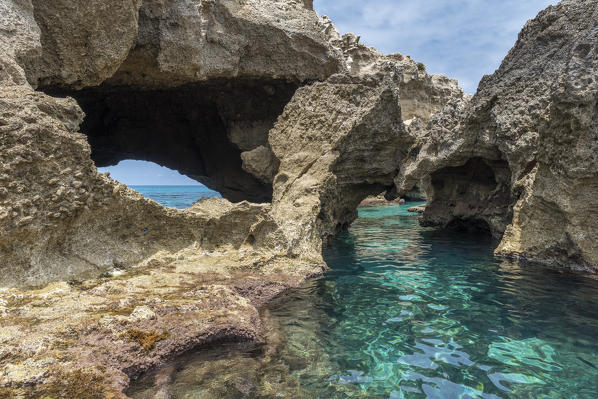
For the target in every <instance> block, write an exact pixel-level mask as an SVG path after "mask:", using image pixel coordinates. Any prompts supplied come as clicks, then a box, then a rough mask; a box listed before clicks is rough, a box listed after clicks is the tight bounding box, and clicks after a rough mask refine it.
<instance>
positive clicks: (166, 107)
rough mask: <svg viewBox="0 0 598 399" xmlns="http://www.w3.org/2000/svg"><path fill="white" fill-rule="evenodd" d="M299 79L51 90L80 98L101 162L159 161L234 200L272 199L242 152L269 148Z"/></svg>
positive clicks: (87, 132) (86, 130) (94, 154)
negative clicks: (270, 136) (271, 135)
mask: <svg viewBox="0 0 598 399" xmlns="http://www.w3.org/2000/svg"><path fill="white" fill-rule="evenodd" d="M296 88H297V84H295V83H289V82H286V81H284V80H274V79H271V80H259V79H251V80H249V79H238V80H229V79H217V80H213V81H208V82H205V83H203V84H190V85H185V86H182V87H176V88H164V89H147V88H146V89H143V88H137V87H135V86H132V87H129V86H116V87H113V86H109V85H102V86H99V87H93V88H87V89H83V90H65V89H52V88H46V89H45V90H46V91H47V92H49V93H52V94H54V95H60V96H65V95H69V96H72V97H73V98H75V99H76V100H77V102H78V104H79V106H80V107H81V108H82V110H83V111H84V112H85V118H84V120H83V123H82V124H81V132H82V133H84V134H85V135H86V136H87V138H88V142H89V144H90V146H91V157H92V159H93V160H94V161H95V164H96V166H97V167H104V166H111V165H115V164H117V163H118V162H119V161H121V160H124V159H137V160H145V161H152V162H156V163H157V164H159V165H162V166H166V167H168V168H170V169H174V170H177V171H178V172H180V173H182V174H184V175H186V176H189V177H191V178H192V179H195V180H197V181H199V182H201V183H203V184H205V185H206V186H208V187H209V188H211V189H213V190H216V191H218V192H220V193H221V194H222V195H223V197H224V198H227V199H229V200H231V201H233V202H239V201H242V200H248V201H250V202H270V201H271V199H272V185H271V183H270V182H268V181H266V182H264V181H262V180H259V179H258V178H257V177H255V176H253V175H252V174H250V173H248V172H246V171H245V170H244V168H243V162H242V158H241V154H242V153H244V152H249V151H252V150H254V149H256V148H258V147H260V146H264V145H267V140H268V131H269V130H270V129H271V128H272V126H273V125H274V122H275V121H276V118H277V117H278V115H279V114H280V113H282V109H283V107H284V105H285V104H286V103H287V102H288V101H289V100H290V98H291V97H292V95H293V93H294V92H295V90H296Z"/></svg>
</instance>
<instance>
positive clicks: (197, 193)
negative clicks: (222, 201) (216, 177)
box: [130, 185, 221, 209]
mask: <svg viewBox="0 0 598 399" xmlns="http://www.w3.org/2000/svg"><path fill="white" fill-rule="evenodd" d="M130 187H131V188H132V189H133V190H135V191H138V192H140V193H141V194H143V196H144V197H147V198H149V199H153V200H154V201H156V202H158V203H160V204H162V205H164V206H169V207H173V208H178V209H184V208H189V207H190V206H191V205H192V204H193V203H194V202H195V201H197V200H199V199H201V198H212V197H219V198H221V195H220V193H218V192H217V191H213V190H210V189H209V188H207V187H206V186H200V185H195V186H130Z"/></svg>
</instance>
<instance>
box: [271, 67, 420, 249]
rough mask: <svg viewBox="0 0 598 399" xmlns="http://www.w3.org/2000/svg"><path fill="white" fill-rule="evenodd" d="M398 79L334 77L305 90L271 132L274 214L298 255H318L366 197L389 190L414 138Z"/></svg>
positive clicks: (387, 76) (298, 93) (300, 90)
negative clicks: (406, 120)
mask: <svg viewBox="0 0 598 399" xmlns="http://www.w3.org/2000/svg"><path fill="white" fill-rule="evenodd" d="M393 77H394V78H398V77H397V76H396V75H394V74H390V73H389V74H387V75H385V76H384V77H378V76H369V77H368V78H358V77H352V76H350V75H335V76H333V77H331V78H330V79H329V80H327V81H326V82H322V83H315V84H313V85H311V86H308V87H304V88H301V89H299V90H298V91H297V93H296V94H295V96H294V97H293V99H292V100H291V102H290V103H289V104H288V105H287V106H286V108H285V110H284V112H283V114H282V115H281V117H280V118H279V120H278V123H277V124H276V125H275V127H274V129H273V130H272V131H271V132H270V137H269V143H270V146H271V148H272V151H273V152H274V154H275V155H276V157H277V158H278V159H279V160H280V167H279V171H278V174H277V175H276V177H275V178H274V201H273V209H272V215H273V217H274V219H275V220H277V221H278V222H279V225H280V226H281V229H283V231H284V233H285V236H286V238H287V239H288V240H290V245H289V247H290V248H291V250H292V251H293V252H294V253H296V254H305V253H307V254H313V253H316V254H318V256H319V253H320V252H321V245H322V240H323V239H324V240H325V239H326V237H327V236H329V235H331V234H334V233H336V232H338V231H339V229H340V228H341V227H342V226H346V225H348V224H349V223H350V222H352V221H353V220H354V219H355V218H356V216H357V211H356V209H357V206H358V205H359V203H360V202H361V201H362V200H363V199H364V198H365V197H367V196H368V195H372V194H377V193H379V192H380V191H383V189H384V187H386V186H391V185H392V179H393V176H394V173H395V171H396V167H397V165H398V163H399V162H400V159H401V156H402V155H403V153H404V151H405V150H404V149H405V148H407V147H408V146H409V140H410V139H409V137H408V136H407V135H406V134H405V130H404V127H403V123H402V119H401V108H400V105H399V102H398V93H397V90H396V85H395V81H394V80H393V79H392V78H393Z"/></svg>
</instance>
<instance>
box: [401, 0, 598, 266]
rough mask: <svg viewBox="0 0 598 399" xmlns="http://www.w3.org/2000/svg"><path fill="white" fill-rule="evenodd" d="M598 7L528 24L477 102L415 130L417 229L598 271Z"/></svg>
mask: <svg viewBox="0 0 598 399" xmlns="http://www.w3.org/2000/svg"><path fill="white" fill-rule="evenodd" d="M597 37H598V3H596V2H595V1H584V0H582V1H569V0H566V1H562V2H561V3H559V4H558V5H556V6H551V7H548V9H546V10H545V11H542V12H541V13H540V14H539V15H538V17H537V18H536V19H534V20H532V21H530V22H528V23H527V24H526V25H525V27H524V28H523V30H522V32H521V33H520V35H519V40H518V41H517V43H516V45H515V46H514V47H513V49H512V50H511V51H510V52H509V54H508V56H507V57H506V58H505V60H504V61H503V63H502V65H501V66H500V68H499V69H498V70H497V71H496V72H495V73H494V74H493V75H491V76H486V77H484V79H483V80H482V81H481V83H480V86H479V89H478V92H477V94H476V95H475V96H474V97H473V99H471V100H469V99H468V98H464V99H463V100H462V101H459V100H455V101H450V102H449V103H448V105H447V106H446V108H445V109H444V110H443V111H442V112H441V113H439V114H436V115H435V116H434V117H432V119H431V120H430V122H429V123H428V124H427V125H426V126H420V128H419V129H418V130H419V133H417V135H418V136H419V139H418V142H417V144H416V145H415V146H414V147H413V149H412V151H413V156H412V157H410V158H409V159H408V161H407V162H406V163H405V165H404V167H403V168H402V169H401V173H400V174H399V176H398V177H397V179H396V183H397V187H398V191H399V193H401V192H404V191H405V190H408V189H409V188H410V187H411V186H412V185H413V184H415V183H416V182H417V181H419V179H421V178H422V177H425V176H430V177H431V189H430V190H429V192H428V194H429V196H430V198H429V201H428V207H427V208H426V213H425V216H424V223H425V224H429V225H440V226H447V225H450V224H453V225H461V226H462V227H472V226H473V227H477V228H480V227H483V228H485V229H487V230H490V231H491V233H492V234H493V236H494V237H495V238H496V239H497V240H499V241H500V243H499V244H498V248H497V250H496V251H497V253H499V254H505V255H511V256H515V257H521V258H525V259H530V260H534V261H539V262H542V263H545V264H548V265H553V266H558V267H567V268H574V269H583V270H589V271H595V270H596V268H597V267H598V240H597V238H598V197H597V193H598V125H597V122H596V118H597V116H598V113H597V108H596V102H597V98H598V97H597V94H598V91H597V90H598V83H597V80H596V73H597V68H598V61H597V60H598V53H597V52H598V47H597V45H596V39H597Z"/></svg>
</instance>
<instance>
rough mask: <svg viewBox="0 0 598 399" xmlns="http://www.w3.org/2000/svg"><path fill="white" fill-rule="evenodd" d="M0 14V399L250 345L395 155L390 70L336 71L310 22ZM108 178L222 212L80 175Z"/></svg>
mask: <svg viewBox="0 0 598 399" xmlns="http://www.w3.org/2000/svg"><path fill="white" fill-rule="evenodd" d="M0 7H2V10H3V11H6V12H5V13H3V14H2V20H1V21H2V23H3V29H0V34H1V35H2V42H1V43H0V46H1V47H0V50H2V53H1V54H0V60H1V62H2V64H1V66H2V69H1V70H0V72H1V74H0V77H1V81H0V83H1V85H0V93H1V96H0V133H1V137H0V150H1V151H0V165H1V170H0V182H2V185H1V186H0V262H1V264H2V273H1V274H0V286H2V287H3V288H1V289H0V314H1V316H2V317H1V318H0V327H1V328H0V331H1V332H0V359H1V366H0V396H7V397H78V398H87V397H123V396H124V394H123V392H124V391H125V389H126V387H127V385H128V383H129V381H130V379H131V378H134V377H136V376H138V375H140V374H141V373H143V372H144V371H146V370H148V369H150V368H152V367H155V366H157V365H159V364H161V363H162V362H163V361H165V360H166V359H168V358H171V357H172V356H175V355H177V354H179V353H182V352H184V351H187V350H189V349H191V348H193V347H196V346H197V345H202V344H207V343H210V342H214V341H218V340H259V339H260V337H261V334H262V333H263V327H262V325H261V321H260V318H259V315H258V311H257V309H258V308H259V307H260V306H262V305H263V304H264V303H265V302H267V301H268V300H270V299H271V298H272V297H274V296H275V295H277V294H278V293H280V292H281V291H282V290H284V289H287V288H289V287H293V286H297V285H298V284H300V283H301V282H302V281H304V280H305V279H306V278H308V277H310V276H313V275H317V274H320V273H322V272H323V271H324V270H325V269H326V266H325V264H324V262H323V260H322V255H321V249H322V244H323V242H324V241H325V240H326V239H327V237H329V236H330V235H332V234H334V233H335V232H336V231H338V230H339V229H340V228H342V227H343V226H346V225H347V224H348V223H350V222H351V221H352V220H353V219H354V218H355V217H356V211H355V209H356V207H357V205H358V204H359V202H360V201H361V200H362V199H363V198H365V197H366V196H367V195H369V194H376V193H379V192H381V191H385V190H388V189H389V188H391V187H392V186H393V178H394V176H395V174H396V168H397V165H398V164H399V163H400V162H401V159H402V157H404V156H405V154H406V152H405V148H408V147H410V146H411V145H412V141H413V140H412V138H411V136H410V134H409V132H408V130H407V129H406V128H405V126H404V125H403V122H402V116H403V115H402V114H401V103H400V90H401V88H400V86H401V82H402V79H403V71H404V70H405V66H404V65H403V64H401V63H399V62H380V63H376V65H374V66H373V67H372V68H369V69H368V71H359V73H357V72H355V71H351V70H350V68H348V67H347V62H348V58H347V53H346V52H344V50H343V45H342V43H340V42H338V39H339V38H340V35H338V37H333V38H331V36H330V35H331V34H333V33H334V32H335V31H336V30H335V29H334V27H333V26H332V25H331V24H327V23H326V21H325V20H324V19H322V20H320V19H318V16H317V15H316V14H315V13H314V11H313V8H312V5H311V3H310V2H309V1H259V0H252V1H218V0H216V1H203V0H202V1H190V0H170V1H152V0H146V1H143V2H139V1H129V0H114V1H109V2H96V1H91V2H79V1H75V2H67V1H59V2H57V3H52V4H50V3H48V2H43V1H37V0H34V1H32V2H29V1H27V0H19V1H17V0H3V1H0ZM333 36H334V35H333ZM354 45H356V43H354ZM368 51H374V50H368ZM380 57H382V56H381V55H380ZM420 72H422V71H420ZM418 76H420V77H421V78H422V79H427V76H428V75H427V74H424V73H423V72H422V73H421V74H420V75H418ZM314 82H315V83H314ZM300 86H304V87H301V88H299V87H300ZM35 88H37V89H38V91H36V90H35ZM298 88H299V90H297V89H298ZM459 93H460V90H457V94H459ZM451 95H452V94H451ZM447 101H448V99H447ZM298 149H300V151H298ZM364 150H365V151H364ZM128 158H133V159H144V160H149V161H155V162H158V163H160V164H161V165H166V166H169V167H171V168H174V169H177V170H179V171H181V172H182V173H185V174H186V175H188V176H191V177H193V178H195V179H197V180H199V181H202V182H204V183H205V184H207V185H208V186H210V187H212V188H215V189H218V190H219V191H220V192H221V193H222V194H223V196H224V197H225V198H228V199H230V200H232V201H234V202H230V201H229V200H227V199H210V200H202V201H199V202H197V203H196V204H194V205H193V206H192V207H191V208H189V209H186V210H176V209H172V208H165V207H163V206H161V205H159V204H157V203H155V202H153V201H151V200H148V199H146V198H143V197H142V196H141V195H140V194H138V193H136V192H135V191H133V190H131V189H129V188H127V187H126V186H124V185H122V184H119V183H118V182H116V181H114V180H112V179H110V178H109V177H108V176H106V175H101V174H98V172H97V169H96V165H101V166H105V165H111V164H115V163H117V162H118V161H120V160H123V159H128ZM372 160H375V162H372ZM247 200H250V201H252V202H248V201H247ZM270 201H271V203H270Z"/></svg>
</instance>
